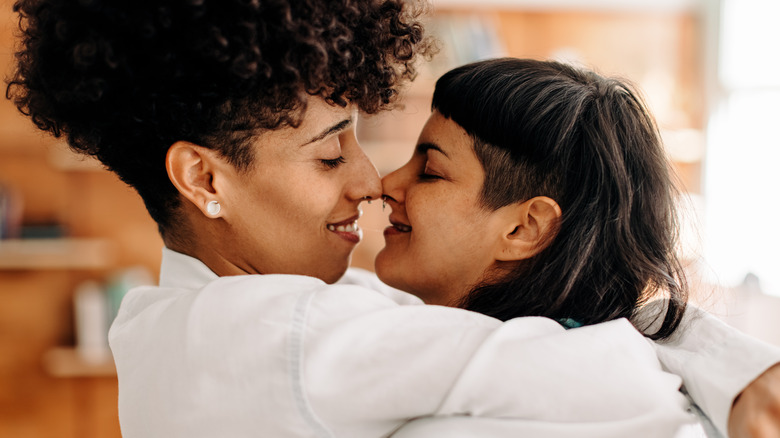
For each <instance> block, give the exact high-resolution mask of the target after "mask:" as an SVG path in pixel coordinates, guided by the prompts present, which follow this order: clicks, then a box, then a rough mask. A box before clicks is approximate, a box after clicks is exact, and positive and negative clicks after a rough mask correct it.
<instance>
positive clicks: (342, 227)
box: [327, 220, 359, 233]
mask: <svg viewBox="0 0 780 438" xmlns="http://www.w3.org/2000/svg"><path fill="white" fill-rule="evenodd" d="M327 227H328V230H330V231H338V232H339V233H354V232H355V231H357V230H358V229H359V228H358V224H357V220H355V221H353V222H349V223H346V224H343V223H342V224H328V225H327Z"/></svg>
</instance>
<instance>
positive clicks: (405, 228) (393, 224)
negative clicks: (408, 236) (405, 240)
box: [384, 216, 412, 237]
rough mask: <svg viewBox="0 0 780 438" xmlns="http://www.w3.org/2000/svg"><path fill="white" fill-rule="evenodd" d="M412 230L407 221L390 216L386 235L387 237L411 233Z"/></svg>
mask: <svg viewBox="0 0 780 438" xmlns="http://www.w3.org/2000/svg"><path fill="white" fill-rule="evenodd" d="M411 231H412V227H411V226H410V225H406V224H405V223H403V222H401V221H399V220H398V219H397V218H395V217H392V216H391V217H390V226H389V227H387V228H385V232H384V235H385V237H389V236H397V235H401V234H405V233H409V232H411Z"/></svg>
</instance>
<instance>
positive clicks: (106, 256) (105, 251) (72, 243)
mask: <svg viewBox="0 0 780 438" xmlns="http://www.w3.org/2000/svg"><path fill="white" fill-rule="evenodd" d="M112 261H113V251H112V248H111V244H110V242H109V241H107V240H103V239H6V240H0V270H2V269H5V270H10V269H103V268H107V267H110V266H111V263H112Z"/></svg>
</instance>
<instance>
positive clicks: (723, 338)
mask: <svg viewBox="0 0 780 438" xmlns="http://www.w3.org/2000/svg"><path fill="white" fill-rule="evenodd" d="M656 353H657V355H658V358H659V359H660V360H661V363H662V364H663V367H664V369H666V370H668V371H669V372H671V373H674V374H676V375H678V376H681V377H682V378H683V381H684V382H685V388H686V390H687V391H688V393H689V394H690V395H691V397H692V398H693V400H695V401H696V403H697V404H698V405H699V407H700V408H701V409H702V410H703V411H704V412H705V413H706V414H707V416H708V417H709V418H710V419H711V420H712V422H713V424H714V425H715V426H716V427H717V428H718V430H719V431H720V432H721V433H722V434H723V436H727V434H728V429H727V425H728V416H729V413H730V412H731V406H732V404H733V402H734V399H735V398H736V396H737V395H739V393H740V392H742V390H743V389H744V388H745V387H746V386H747V385H748V384H750V382H752V381H753V380H755V379H756V377H758V376H759V375H761V374H762V373H763V372H764V371H766V370H767V369H769V368H770V367H771V366H772V365H774V364H776V363H778V362H780V348H778V347H776V346H774V345H770V344H768V343H765V342H762V341H760V340H758V339H755V338H753V337H750V336H747V335H745V334H743V333H742V332H740V331H738V330H736V329H734V328H733V327H731V326H728V325H726V324H725V323H723V322H722V321H720V320H719V319H717V318H715V317H714V316H712V315H709V314H707V313H706V312H703V311H701V310H699V309H696V308H689V310H688V311H687V312H686V315H685V318H684V319H683V323H682V324H681V326H680V329H679V330H677V331H676V332H675V334H674V335H673V336H672V337H671V338H670V339H669V340H668V341H665V342H659V343H656Z"/></svg>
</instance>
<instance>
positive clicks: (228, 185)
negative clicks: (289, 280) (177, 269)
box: [167, 98, 381, 283]
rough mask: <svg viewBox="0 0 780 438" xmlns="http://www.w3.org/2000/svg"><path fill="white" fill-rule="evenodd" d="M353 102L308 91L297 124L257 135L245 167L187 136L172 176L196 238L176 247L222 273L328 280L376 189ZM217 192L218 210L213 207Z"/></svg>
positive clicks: (175, 152)
mask: <svg viewBox="0 0 780 438" xmlns="http://www.w3.org/2000/svg"><path fill="white" fill-rule="evenodd" d="M356 117H357V115H356V112H355V111H354V110H353V108H351V107H349V106H347V107H346V108H342V107H339V106H333V105H329V104H327V103H326V102H325V101H324V100H322V99H320V98H311V99H310V102H309V105H308V109H307V112H306V114H305V115H304V118H303V123H302V124H301V125H300V126H299V127H298V128H297V129H294V128H282V129H278V130H275V131H267V132H266V133H264V134H262V135H260V136H259V137H258V138H256V139H255V140H254V144H253V147H254V148H255V157H256V158H255V163H254V164H253V165H252V166H251V167H250V168H249V169H247V170H246V171H239V170H237V169H236V168H235V167H234V166H233V165H231V164H230V163H228V162H227V161H226V160H225V159H224V158H222V157H221V156H220V155H219V154H217V153H214V152H213V151H211V150H208V149H204V148H201V147H198V146H195V145H192V144H189V143H186V142H178V143H177V144H175V145H174V146H173V147H171V150H170V151H169V153H168V158H167V168H168V172H169V175H170V178H171V181H173V183H174V184H175V185H176V187H177V188H178V189H179V192H180V193H181V195H182V197H183V198H184V201H185V202H183V204H184V205H183V211H184V214H185V216H186V218H187V219H186V220H187V222H188V223H189V227H190V228H191V229H194V230H198V238H197V239H193V240H190V241H188V242H185V244H184V245H183V247H174V248H172V249H174V250H177V251H181V252H184V253H186V254H191V255H193V256H195V257H197V258H198V259H200V260H201V261H203V262H204V263H205V264H206V265H207V266H208V267H209V268H211V269H212V270H213V271H214V272H215V273H217V274H218V275H239V274H273V273H284V274H302V275H309V276H314V277H317V278H320V279H322V280H324V281H326V282H328V283H332V282H334V281H336V280H338V278H340V277H341V276H342V275H343V274H344V272H345V271H346V269H347V267H348V265H349V262H350V258H351V255H352V251H353V249H354V248H355V246H356V245H357V243H358V242H359V240H360V231H359V230H350V231H341V232H339V231H338V230H335V231H334V230H331V229H329V225H333V226H336V225H337V224H342V225H347V224H354V223H355V222H356V221H357V219H358V217H359V216H360V210H359V204H360V202H361V201H363V200H365V199H367V198H378V197H379V196H380V193H381V192H380V181H379V176H378V174H377V171H376V169H375V168H374V166H373V164H372V163H371V162H370V161H369V160H368V158H367V157H366V155H365V154H364V152H363V150H362V149H361V148H360V146H359V144H358V143H357V140H356V138H355V124H356V122H357V120H356ZM212 200H216V201H218V202H219V203H220V205H221V211H220V212H219V213H218V214H217V215H216V216H212V215H210V214H209V213H208V211H207V205H208V203H209V202H210V201H212Z"/></svg>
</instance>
